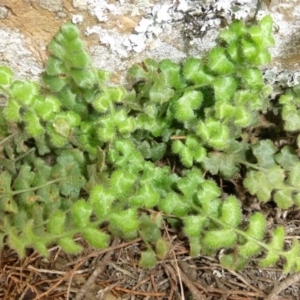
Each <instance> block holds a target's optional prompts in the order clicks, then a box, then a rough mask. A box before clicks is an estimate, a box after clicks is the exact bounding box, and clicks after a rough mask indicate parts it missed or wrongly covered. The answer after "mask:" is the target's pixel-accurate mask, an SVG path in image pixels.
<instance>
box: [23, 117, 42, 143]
mask: <svg viewBox="0 0 300 300" xmlns="http://www.w3.org/2000/svg"><path fill="white" fill-rule="evenodd" d="M24 121H25V122H26V124H27V125H26V131H27V132H28V133H29V134H30V135H31V136H33V137H37V136H39V135H42V134H43V133H44V131H45V130H44V128H43V126H42V125H41V123H40V120H39V118H38V116H37V115H36V114H35V113H34V112H31V111H27V112H26V113H25V114H24Z"/></svg>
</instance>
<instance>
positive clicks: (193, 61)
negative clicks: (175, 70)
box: [183, 57, 214, 85]
mask: <svg viewBox="0 0 300 300" xmlns="http://www.w3.org/2000/svg"><path fill="white" fill-rule="evenodd" d="M183 75H184V77H185V78H186V79H187V80H189V81H193V82H195V83H197V84H203V85H206V84H209V83H211V82H212V81H213V79H214V76H213V74H212V72H211V71H210V70H209V69H208V68H207V67H206V66H203V65H202V63H201V61H200V59H198V58H193V57H190V58H188V59H187V60H186V62H185V63H184V67H183Z"/></svg>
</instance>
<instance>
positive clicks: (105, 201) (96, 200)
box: [89, 185, 115, 218]
mask: <svg viewBox="0 0 300 300" xmlns="http://www.w3.org/2000/svg"><path fill="white" fill-rule="evenodd" d="M114 200H115V196H114V193H112V191H111V190H110V189H105V188H104V187H103V186H102V185H97V186H95V187H94V188H93V189H92V191H91V194H90V199H89V201H90V203H91V204H92V206H93V209H94V211H95V213H96V215H97V216H98V217H99V218H102V217H105V216H106V215H108V214H109V212H110V210H111V206H112V203H113V201H114Z"/></svg>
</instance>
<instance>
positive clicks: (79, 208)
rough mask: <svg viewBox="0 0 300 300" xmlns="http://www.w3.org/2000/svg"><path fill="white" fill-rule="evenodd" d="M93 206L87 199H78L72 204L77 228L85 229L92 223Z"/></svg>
mask: <svg viewBox="0 0 300 300" xmlns="http://www.w3.org/2000/svg"><path fill="white" fill-rule="evenodd" d="M92 211H93V210H92V207H91V205H90V204H89V203H87V202H86V201H85V200H78V201H77V202H76V203H75V204H74V205H73V206H72V218H73V221H74V224H75V227H76V228H77V229H83V228H85V227H87V226H88V225H89V224H90V217H91V214H92Z"/></svg>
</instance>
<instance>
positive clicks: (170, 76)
mask: <svg viewBox="0 0 300 300" xmlns="http://www.w3.org/2000/svg"><path fill="white" fill-rule="evenodd" d="M159 68H160V70H161V71H162V73H163V76H164V78H165V79H164V80H165V82H166V84H167V85H168V86H169V87H174V88H176V89H180V88H182V87H183V86H184V84H183V82H182V80H181V78H180V65H179V64H177V63H175V62H173V61H171V60H170V59H163V60H162V61H161V62H160V63H159Z"/></svg>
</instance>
